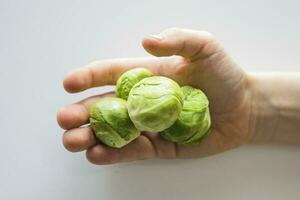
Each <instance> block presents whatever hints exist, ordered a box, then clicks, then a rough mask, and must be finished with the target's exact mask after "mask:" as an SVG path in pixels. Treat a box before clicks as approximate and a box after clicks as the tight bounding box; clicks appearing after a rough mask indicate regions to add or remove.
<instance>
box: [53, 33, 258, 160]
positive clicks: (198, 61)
mask: <svg viewBox="0 0 300 200" xmlns="http://www.w3.org/2000/svg"><path fill="white" fill-rule="evenodd" d="M142 43H143V46H144V48H145V50H146V51H148V52H149V53H150V54H152V55H154V56H157V57H150V58H133V59H114V60H103V61H97V62H93V63H91V64H89V65H87V66H86V67H83V68H80V69H76V70H74V71H73V72H71V73H70V74H68V75H67V76H66V77H65V79H64V87H65V89H66V90H67V91H68V92H71V93H75V92H80V91H83V90H86V89H89V88H92V87H100V86H104V85H111V84H115V83H116V81H117V79H118V77H119V76H120V75H121V74H122V73H123V72H125V71H127V70H129V69H131V68H134V67H146V68H148V69H149V70H151V71H152V72H153V73H154V74H155V75H162V76H167V77H170V78H172V79H174V80H176V81H177V82H178V83H179V84H180V85H191V86H193V87H197V88H200V89H201V90H203V91H204V92H205V93H206V95H207V96H208V99H209V101H210V112H211V117H212V132H211V133H210V135H209V136H208V137H207V138H206V139H205V140H203V142H202V143H201V144H199V145H179V144H175V143H172V142H169V141H166V140H164V139H162V138H161V137H160V136H159V134H158V133H148V132H144V133H142V135H141V136H140V137H138V138H137V139H136V140H134V141H133V142H131V143H130V144H129V145H127V146H125V147H123V148H121V149H114V148H110V147H107V146H105V145H102V144H100V143H99V142H98V141H97V140H96V138H95V137H94V135H93V133H92V131H91V129H90V128H89V127H80V126H82V125H85V124H87V123H88V117H89V107H90V106H91V104H92V103H94V102H96V101H97V100H99V99H100V98H102V97H103V96H104V95H98V96H93V97H89V98H87V99H84V100H82V101H80V102H78V103H75V104H71V105H68V106H66V107H64V108H61V109H60V110H59V112H58V114H57V120H58V123H59V125H60V126H61V127H62V128H63V129H66V132H65V133H64V136H63V144H64V146H65V147H66V149H68V150H69V151H72V152H77V151H84V150H86V156H87V159H88V160H89V161H90V162H92V163H94V164H112V163H117V162H127V161H133V160H138V159H149V158H155V157H159V158H165V159H173V158H198V157H203V156H207V155H212V154H216V153H219V152H223V151H225V150H229V149H231V148H234V147H237V146H239V145H242V144H244V143H246V142H248V141H249V139H250V137H251V132H252V131H251V127H252V126H251V122H252V115H251V92H249V87H248V76H247V74H246V73H245V72H244V71H243V70H242V69H241V68H239V66H238V65H237V64H236V63H235V62H234V61H233V60H232V59H231V58H230V57H229V56H228V55H227V53H226V52H225V50H224V49H223V48H222V47H221V45H220V44H219V43H218V42H217V41H216V40H215V38H214V37H213V36H212V35H211V34H210V33H208V32H205V31H192V30H183V29H177V28H171V29H167V30H165V31H163V32H162V33H161V34H159V35H156V36H149V37H146V38H144V40H143V42H142ZM106 95H107V94H106ZM108 95H111V94H108Z"/></svg>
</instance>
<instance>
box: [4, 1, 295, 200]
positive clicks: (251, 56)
mask: <svg viewBox="0 0 300 200" xmlns="http://www.w3.org/2000/svg"><path fill="white" fill-rule="evenodd" d="M275 2H276V3H275ZM298 2H299V1H296V0H295V1H292V0H285V1H283V0H282V1H271V0H270V1H259V0H251V1H238V0H236V1H216V0H214V1H213V0H209V1H200V0H195V1H175V0H173V1H161V0H151V1H147V2H145V1H119V2H116V1H99V0H98V1H75V0H72V1H71V0H70V1H61V0H60V1H58V0H57V1H38V0H35V1H34V0H27V1H21V0H20V1H13V0H6V1H3V0H1V1H0V68H1V72H0V91H1V98H0V110H1V112H0V123H1V140H0V199H3V200H4V199H5V200H6V199H12V200H15V199H32V200H33V199H34V200H35V199H43V200H47V199H49V200H50V199H64V200H67V199H70V200H75V199H90V200H92V199H107V200H115V199H124V200H129V199H130V200H135V199H143V200H153V199H173V200H181V199H189V200H193V199H222V200H235V199H239V200H240V199H242V200H244V199H249V200H250V199H251V200H252V199H264V200H265V199H273V200H276V199H278V200H279V199H289V200H293V199H299V191H300V181H299V180H300V170H299V166H300V156H299V155H300V147H289V146H286V147H284V146H280V147H278V146H277V147H274V146H246V147H242V148H238V149H235V150H233V151H229V152H226V153H223V154H220V155H217V156H213V157H209V158H205V159H199V160H175V161H161V160H156V161H139V162H133V163H127V164H120V165H114V166H93V165H91V164H89V163H88V162H87V161H86V160H85V157H84V154H83V153H78V154H72V153H69V152H67V151H65V150H64V148H63V147H62V144H61V135H62V130H61V129H60V128H59V127H58V126H57V124H56V119H55V117H56V111H57V109H58V108H59V107H60V106H62V105H65V104H68V103H69V102H73V101H75V100H79V99H80V98H82V97H86V96H88V95H90V94H92V93H93V94H94V93H97V92H99V91H103V90H102V89H95V90H91V91H88V92H84V93H82V94H79V95H69V94H66V93H65V92H64V91H63V88H62V84H61V80H62V78H63V76H64V74H65V73H67V72H68V71H70V70H71V69H73V68H75V67H78V66H80V65H83V64H85V63H88V62H90V61H92V60H96V59H102V58H113V57H134V56H145V55H147V54H146V53H145V52H144V51H143V49H142V48H141V45H140V40H141V38H142V37H143V36H144V35H146V34H154V33H158V32H159V31H161V30H162V29H164V28H167V27H172V26H177V27H185V28H192V29H206V30H209V31H211V32H213V33H214V34H215V35H216V36H217V37H218V38H219V39H220V41H221V42H222V43H223V44H224V46H225V47H226V48H227V50H228V51H229V52H230V53H231V55H232V56H233V57H234V58H235V59H236V60H237V61H238V62H239V63H240V65H241V66H242V67H243V68H244V69H246V70H251V71H261V70H264V71H265V70H270V71H278V70H281V71H282V70H283V71H292V70H294V71H299V69H300V68H299V66H300V56H299V52H300V26H299V24H300V14H299V7H300V3H298ZM296 66H298V67H296Z"/></svg>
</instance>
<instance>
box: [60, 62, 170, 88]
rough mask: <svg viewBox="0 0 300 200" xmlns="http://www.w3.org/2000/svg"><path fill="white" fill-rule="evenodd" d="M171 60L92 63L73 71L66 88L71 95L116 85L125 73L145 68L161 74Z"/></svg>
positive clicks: (65, 80)
mask: <svg viewBox="0 0 300 200" xmlns="http://www.w3.org/2000/svg"><path fill="white" fill-rule="evenodd" d="M170 59H172V58H171V57H170V58H167V57H166V58H155V57H153V58H152V57H149V58H123V59H111V60H101V61H96V62H92V63H90V64H88V65H86V66H85V67H81V68H78V69H75V70H73V71H72V72H70V73H69V74H67V75H66V77H65V78H64V82H63V84H64V88H65V90H66V91H68V92H70V93H76V92H80V91H84V90H86V89H89V88H93V87H98V86H104V85H114V84H115V83H116V81H117V80H118V78H119V77H120V76H121V74H122V73H124V72H125V71H127V70H129V69H132V68H136V67H144V68H147V69H149V70H150V71H152V73H153V74H155V75H159V74H161V69H162V68H164V67H165V66H166V65H168V63H170Z"/></svg>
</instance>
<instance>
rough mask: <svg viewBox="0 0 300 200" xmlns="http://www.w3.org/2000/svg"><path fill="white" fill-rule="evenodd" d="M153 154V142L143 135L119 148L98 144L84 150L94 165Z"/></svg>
mask: <svg viewBox="0 0 300 200" xmlns="http://www.w3.org/2000/svg"><path fill="white" fill-rule="evenodd" d="M155 156H156V151H155V149H154V146H153V144H152V143H151V141H150V140H149V139H148V138H146V137H145V136H143V135H141V136H140V137H138V138H137V139H135V140H134V141H132V142H131V143H129V144H128V145H126V146H124V147H122V148H120V149H115V148H111V147H108V146H104V145H102V144H98V145H95V146H93V147H91V148H90V149H88V150H87V151H86V157H87V159H88V160H89V161H90V162H91V163H93V164H96V165H105V164H114V163H118V162H129V161H134V160H141V159H149V158H154V157H155Z"/></svg>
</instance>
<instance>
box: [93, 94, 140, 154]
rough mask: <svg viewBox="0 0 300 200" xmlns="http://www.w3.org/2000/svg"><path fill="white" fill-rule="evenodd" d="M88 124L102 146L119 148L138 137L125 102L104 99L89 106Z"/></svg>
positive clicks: (109, 98)
mask: <svg viewBox="0 0 300 200" xmlns="http://www.w3.org/2000/svg"><path fill="white" fill-rule="evenodd" d="M90 123H91V127H92V129H93V131H94V133H95V135H96V137H97V138H98V139H99V140H100V141H102V142H103V143H104V144H106V145H108V146H111V147H115V148H120V147H122V146H124V145H126V144H128V143H129V142H131V141H132V140H134V139H135V138H137V137H138V136H139V135H140V131H139V130H137V129H136V127H135V126H134V124H133V123H132V121H131V120H130V118H129V115H128V110H127V103H126V101H125V100H123V99H120V98H115V97H105V98H103V99H101V100H99V101H98V102H96V103H95V104H93V105H92V106H91V109H90Z"/></svg>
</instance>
